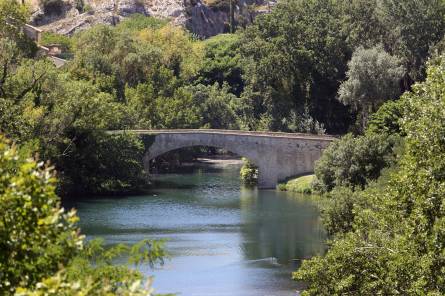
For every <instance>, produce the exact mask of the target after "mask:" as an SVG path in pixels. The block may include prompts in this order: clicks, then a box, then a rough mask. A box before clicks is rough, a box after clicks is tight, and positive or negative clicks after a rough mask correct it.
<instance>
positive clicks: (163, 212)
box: [75, 164, 325, 296]
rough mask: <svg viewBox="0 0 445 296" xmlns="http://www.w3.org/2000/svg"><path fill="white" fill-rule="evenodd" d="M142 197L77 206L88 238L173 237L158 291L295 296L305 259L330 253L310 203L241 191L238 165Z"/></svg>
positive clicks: (193, 175) (164, 178) (171, 181)
mask: <svg viewBox="0 0 445 296" xmlns="http://www.w3.org/2000/svg"><path fill="white" fill-rule="evenodd" d="M155 179H156V182H157V186H156V188H157V189H154V190H153V191H152V192H150V194H147V195H143V196H128V197H124V198H122V197H120V198H103V197H102V198H87V199H83V200H81V201H77V202H76V203H75V207H76V208H77V209H78V214H79V216H80V218H81V222H80V226H81V228H82V232H83V233H84V234H86V235H87V238H89V239H91V238H96V237H102V238H104V239H105V241H106V243H107V244H117V243H127V244H132V243H135V242H137V241H139V240H142V239H144V238H164V239H167V240H168V241H167V244H166V246H167V250H168V252H169V253H170V256H171V257H170V258H169V259H167V260H166V262H165V264H164V266H160V267H157V268H155V270H150V269H149V267H148V266H142V267H141V269H142V271H143V272H144V273H146V274H149V275H154V288H155V291H156V292H157V293H178V295H183V296H226V295H227V296H229V295H230V296H251V295H252V296H253V295H255V296H260V295H264V296H290V295H297V292H296V291H297V290H300V289H301V287H302V285H301V283H297V282H295V281H292V280H291V273H292V271H293V270H295V269H296V268H297V267H298V265H299V264H300V262H301V259H304V258H310V257H311V256H313V255H315V254H319V253H321V252H322V251H323V248H324V238H325V235H324V232H323V229H322V226H321V224H320V221H319V214H318V211H317V207H316V206H315V205H314V204H313V203H312V202H311V201H310V198H308V197H304V196H299V195H295V194H290V193H285V192H277V191H275V190H255V189H247V188H243V187H242V186H240V181H239V165H235V164H232V165H224V166H222V165H217V164H214V165H206V166H204V167H198V168H195V169H193V170H192V172H189V173H183V174H164V175H158V176H156V177H155Z"/></svg>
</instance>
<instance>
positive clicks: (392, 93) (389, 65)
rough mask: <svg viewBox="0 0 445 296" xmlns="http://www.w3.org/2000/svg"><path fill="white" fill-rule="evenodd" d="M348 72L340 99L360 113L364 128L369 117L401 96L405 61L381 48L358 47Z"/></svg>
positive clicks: (340, 90)
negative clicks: (380, 107) (385, 103)
mask: <svg viewBox="0 0 445 296" xmlns="http://www.w3.org/2000/svg"><path fill="white" fill-rule="evenodd" d="M348 68H349V69H348V72H347V73H346V76H347V80H345V81H344V82H343V83H342V84H341V85H340V88H339V90H338V96H339V100H340V101H342V102H343V103H344V104H345V105H350V106H351V107H352V108H353V109H354V110H355V111H358V112H359V114H360V116H359V117H360V119H361V121H362V122H361V124H360V125H361V127H362V129H363V128H364V127H365V125H366V123H367V121H368V117H369V114H371V113H373V112H375V111H376V110H377V108H378V107H379V106H380V105H381V104H382V103H383V102H384V101H386V100H389V99H397V97H398V96H399V95H400V87H399V84H400V81H401V79H402V77H403V74H404V73H405V70H404V68H403V66H402V65H401V61H400V60H399V59H398V58H397V57H393V56H390V55H389V54H387V53H386V52H385V51H384V50H383V48H382V47H381V46H377V47H373V48H370V49H364V48H358V49H357V50H356V51H354V54H353V55H352V59H351V61H349V62H348Z"/></svg>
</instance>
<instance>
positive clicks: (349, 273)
mask: <svg viewBox="0 0 445 296" xmlns="http://www.w3.org/2000/svg"><path fill="white" fill-rule="evenodd" d="M444 65H445V60H444V59H442V61H441V63H440V64H438V65H431V66H430V68H429V69H428V76H427V80H426V81H425V82H424V83H419V84H416V85H415V86H414V87H413V92H412V93H406V94H405V95H404V96H403V98H402V99H403V100H405V101H406V102H407V104H408V106H409V109H410V111H411V112H408V113H406V114H404V118H403V120H402V121H401V126H402V131H403V132H404V133H406V137H405V149H404V152H403V154H402V155H401V157H400V160H399V162H398V167H397V169H395V170H393V171H392V172H391V173H390V174H389V176H387V181H386V182H384V184H383V185H382V186H377V187H373V186H372V187H369V188H367V189H366V190H365V191H363V192H362V193H360V195H362V197H361V199H362V200H366V206H364V207H363V208H361V209H355V206H354V216H355V217H354V218H353V221H352V224H351V228H352V229H351V230H350V231H349V232H347V233H346V234H344V235H342V236H338V237H337V238H336V239H334V241H333V242H332V246H331V248H330V250H329V251H328V253H327V254H326V255H325V256H324V257H316V258H314V259H312V260H309V261H306V262H305V263H303V266H302V268H301V269H300V270H299V271H298V272H297V273H296V274H295V277H296V278H299V279H302V280H304V281H306V282H307V283H308V284H309V287H308V289H307V290H306V291H305V292H304V293H303V295H340V294H357V295H358V294H359V295H375V294H387V295H396V294H399V295H402V294H403V295H441V294H443V293H445V282H444V281H443V278H444V274H443V272H444V270H445V266H444V261H443V252H444V245H443V242H442V241H443V240H442V237H443V229H444V227H443V225H444V217H445V214H444V212H443V206H442V204H443V197H444V196H445V195H444V189H443V171H444V168H445V162H444V159H445V158H444V153H445V145H444V143H443V140H442V139H443V137H442V135H443V133H444V130H445V124H444V120H443V119H444V118H445V117H444V115H445V114H444V112H445V101H444V99H443V98H444V94H445V79H444V77H445V75H444V73H445V66H444Z"/></svg>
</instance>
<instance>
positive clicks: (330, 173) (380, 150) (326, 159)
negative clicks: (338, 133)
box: [315, 134, 396, 191]
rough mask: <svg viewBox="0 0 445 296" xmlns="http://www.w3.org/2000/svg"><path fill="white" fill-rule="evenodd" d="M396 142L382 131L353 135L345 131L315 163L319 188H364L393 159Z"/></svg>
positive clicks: (328, 189)
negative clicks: (345, 133) (372, 133)
mask: <svg viewBox="0 0 445 296" xmlns="http://www.w3.org/2000/svg"><path fill="white" fill-rule="evenodd" d="M395 143H396V139H395V138H393V137H390V136H388V135H385V134H377V135H366V136H359V137H356V138H355V137H354V136H352V135H351V134H347V135H346V136H343V137H342V138H341V139H339V140H336V141H334V142H333V143H332V144H331V145H329V147H328V148H327V149H326V150H325V151H324V152H323V155H322V157H321V158H320V159H319V160H318V161H317V162H316V164H315V174H316V176H317V180H318V184H317V186H318V189H319V190H320V191H330V190H332V189H333V188H334V187H336V186H347V187H351V188H353V189H354V188H358V189H360V188H364V187H365V186H366V184H367V183H368V182H369V181H370V180H376V179H377V178H378V177H379V176H380V172H381V170H382V169H383V168H385V167H388V166H390V165H391V164H392V163H393V161H394V159H395V155H394V152H393V148H394V145H395Z"/></svg>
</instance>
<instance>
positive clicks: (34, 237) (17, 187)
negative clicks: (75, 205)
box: [0, 136, 82, 295]
mask: <svg viewBox="0 0 445 296" xmlns="http://www.w3.org/2000/svg"><path fill="white" fill-rule="evenodd" d="M0 211H1V213H2V219H1V220H0V237H1V239H0V250H1V252H0V292H1V294H6V295H12V294H13V293H14V291H15V289H16V288H17V287H19V286H21V287H32V286H34V285H35V284H36V283H37V282H38V281H40V280H41V279H42V278H44V277H47V276H50V275H52V274H53V273H55V272H56V271H57V270H58V269H59V265H66V264H68V262H69V261H70V260H71V259H72V258H73V257H74V256H76V255H77V254H78V252H79V251H80V249H81V247H82V237H81V236H79V234H78V229H77V227H76V225H75V223H76V222H77V220H78V218H77V216H76V214H75V212H73V211H71V212H68V213H65V212H64V211H63V210H62V209H61V208H60V204H59V199H58V197H57V196H56V194H55V179H54V178H53V174H52V172H51V171H50V170H49V169H46V168H44V167H43V163H36V162H34V161H33V160H32V159H23V158H19V157H18V152H17V148H16V147H10V146H9V143H8V142H7V141H6V140H5V138H4V137H3V136H1V137H0Z"/></svg>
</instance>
